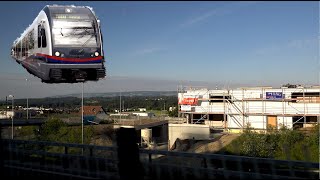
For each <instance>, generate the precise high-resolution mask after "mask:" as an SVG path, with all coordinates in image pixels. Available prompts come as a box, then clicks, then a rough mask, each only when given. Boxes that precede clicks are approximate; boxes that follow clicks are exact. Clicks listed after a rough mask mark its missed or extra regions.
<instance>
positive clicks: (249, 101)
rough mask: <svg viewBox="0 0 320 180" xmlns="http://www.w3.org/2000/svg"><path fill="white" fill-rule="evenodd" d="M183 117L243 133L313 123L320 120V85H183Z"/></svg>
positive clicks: (190, 121)
mask: <svg viewBox="0 0 320 180" xmlns="http://www.w3.org/2000/svg"><path fill="white" fill-rule="evenodd" d="M178 104H179V116H180V117H185V118H186V119H187V123H190V124H207V125H209V126H210V128H223V129H224V130H226V131H229V132H239V131H241V130H243V128H245V127H248V126H250V127H251V128H254V129H256V130H266V129H267V128H276V129H279V128H281V127H282V126H285V127H287V128H290V129H292V128H295V127H307V126H312V125H313V124H316V123H318V122H319V121H320V87H319V86H317V87H316V86H313V87H308V88H307V87H296V88H287V87H282V88H278V89H274V88H272V87H248V88H238V89H232V90H228V89H224V90H220V89H215V90H208V89H207V88H192V87H180V88H179V89H178Z"/></svg>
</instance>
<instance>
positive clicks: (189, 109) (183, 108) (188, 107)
mask: <svg viewBox="0 0 320 180" xmlns="http://www.w3.org/2000/svg"><path fill="white" fill-rule="evenodd" d="M181 111H191V105H181Z"/></svg>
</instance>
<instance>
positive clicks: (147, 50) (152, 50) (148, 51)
mask: <svg viewBox="0 0 320 180" xmlns="http://www.w3.org/2000/svg"><path fill="white" fill-rule="evenodd" d="M162 50H164V48H155V47H153V48H145V49H140V50H137V51H136V52H134V53H133V55H146V54H151V53H155V52H158V51H162Z"/></svg>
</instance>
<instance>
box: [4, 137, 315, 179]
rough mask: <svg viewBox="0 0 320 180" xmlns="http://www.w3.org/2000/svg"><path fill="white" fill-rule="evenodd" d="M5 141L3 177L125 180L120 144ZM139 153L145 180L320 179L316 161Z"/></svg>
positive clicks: (151, 151) (171, 152)
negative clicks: (30, 176) (46, 176)
mask: <svg viewBox="0 0 320 180" xmlns="http://www.w3.org/2000/svg"><path fill="white" fill-rule="evenodd" d="M1 142H2V146H1V147H2V153H1V155H2V158H1V161H2V162H1V165H2V166H3V167H2V168H1V169H2V170H4V171H5V172H2V173H3V174H5V175H9V176H22V175H23V176H24V177H26V176H28V175H30V174H32V176H35V175H36V174H39V175H41V176H43V174H47V175H48V174H50V175H48V176H49V177H58V176H64V177H73V178H74V179H77V178H97V179H101V178H103V179H106V178H107V179H121V176H120V171H119V166H118V165H119V162H120V161H119V158H118V152H119V151H118V150H119V149H118V147H117V146H110V147H107V146H95V145H82V144H70V143H55V142H42V141H24V140H8V139H4V140H2V141H1ZM128 153H134V152H128ZM138 154H139V160H140V162H141V164H142V167H143V177H144V179H220V178H223V179H233V178H240V179H246V178H253V179H264V178H268V179H269V178H273V179H282V178H289V179H305V178H308V179H309V178H311V179H315V178H319V164H318V163H312V162H303V161H286V160H274V159H267V158H254V157H243V156H234V155H221V154H201V153H189V152H175V151H162V150H147V149H139V150H138Z"/></svg>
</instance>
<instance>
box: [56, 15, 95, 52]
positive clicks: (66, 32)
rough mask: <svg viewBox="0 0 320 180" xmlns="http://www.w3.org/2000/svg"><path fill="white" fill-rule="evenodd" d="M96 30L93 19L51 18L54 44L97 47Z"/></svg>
mask: <svg viewBox="0 0 320 180" xmlns="http://www.w3.org/2000/svg"><path fill="white" fill-rule="evenodd" d="M97 32H98V31H97V30H96V26H95V24H94V21H93V20H90V19H88V20H77V19H72V20H71V19H68V20H61V19H53V26H52V34H53V42H54V44H55V46H74V47H84V46H89V47H98V45H99V44H98V38H97Z"/></svg>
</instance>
